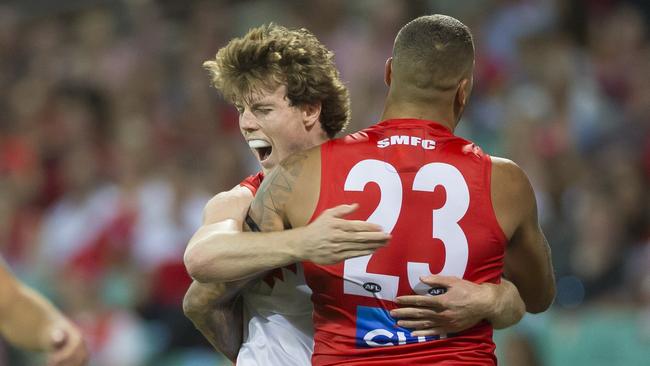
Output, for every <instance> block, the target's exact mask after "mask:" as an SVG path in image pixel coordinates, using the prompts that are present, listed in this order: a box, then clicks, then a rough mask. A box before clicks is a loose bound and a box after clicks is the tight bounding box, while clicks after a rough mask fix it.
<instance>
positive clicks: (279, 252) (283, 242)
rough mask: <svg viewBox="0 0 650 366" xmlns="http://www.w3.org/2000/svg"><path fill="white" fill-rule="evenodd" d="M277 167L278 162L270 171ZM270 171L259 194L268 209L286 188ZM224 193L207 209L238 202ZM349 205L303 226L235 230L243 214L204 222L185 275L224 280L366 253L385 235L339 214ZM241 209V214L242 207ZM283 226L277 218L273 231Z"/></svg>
mask: <svg viewBox="0 0 650 366" xmlns="http://www.w3.org/2000/svg"><path fill="white" fill-rule="evenodd" d="M278 170H281V169H280V167H278V169H276V170H275V171H278ZM275 171H274V173H275ZM274 173H271V174H270V175H269V176H268V177H267V178H266V179H265V180H264V182H265V183H266V182H269V183H268V184H266V185H267V186H271V187H272V192H269V193H262V197H261V198H260V200H267V203H266V205H267V206H268V207H269V208H272V207H274V206H273V205H275V204H280V202H281V200H282V194H284V191H285V190H286V189H291V186H290V185H288V180H290V179H291V177H290V176H288V177H287V176H285V175H284V174H285V172H283V171H281V172H280V174H274ZM278 181H282V184H279V183H278ZM263 186H264V184H263ZM242 189H245V188H242ZM260 189H261V188H260ZM249 194H250V192H249ZM258 195H259V193H258ZM224 198H225V197H224V196H223V195H222V196H221V197H216V198H215V199H213V201H212V205H213V206H218V207H215V208H214V210H213V211H217V212H223V211H225V210H230V207H232V206H236V207H237V208H239V207H240V206H241V205H239V204H233V203H228V202H229V201H230V199H228V200H225V199H224ZM251 198H252V196H251ZM220 202H222V203H220ZM355 209H356V205H342V206H337V207H334V208H332V209H329V210H326V211H325V212H323V214H322V215H321V216H319V217H318V219H316V220H315V221H314V222H313V223H312V224H310V225H309V226H307V227H302V228H297V229H292V230H285V231H277V232H267V233H247V232H241V223H242V222H243V220H244V219H243V217H234V216H233V217H223V220H221V221H218V222H214V223H206V224H205V225H204V226H202V227H201V228H200V229H199V230H198V231H197V233H196V234H195V235H194V237H193V238H192V239H191V241H190V244H189V245H188V248H187V250H186V252H185V265H186V267H187V270H188V273H189V274H190V276H192V278H194V279H195V280H197V281H199V282H202V283H210V282H228V281H235V280H241V279H245V278H249V277H251V276H255V275H257V274H259V273H261V272H265V271H267V270H270V269H274V268H278V267H282V266H285V265H289V264H292V263H296V262H300V261H304V260H309V261H313V262H316V263H323V264H330V263H337V262H340V261H342V260H344V259H346V258H349V257H350V255H357V252H368V253H371V252H372V251H374V250H376V249H377V248H379V247H381V246H383V245H384V244H386V242H387V241H388V239H389V238H390V235H388V234H385V233H383V232H381V228H380V227H379V226H377V225H374V224H371V223H367V222H365V221H354V220H344V219H343V218H342V217H343V216H345V215H347V214H349V213H351V212H353V211H354V210H355ZM253 211H254V209H252V210H251V212H253ZM263 211H264V210H262V211H260V210H259V208H258V209H257V212H258V213H260V214H261V215H262V216H260V217H259V218H258V219H259V220H260V221H259V223H258V224H259V225H260V226H262V229H263V230H268V229H269V221H268V220H269V219H270V215H267V217H266V218H264V217H263V215H264V212H263ZM243 213H244V215H245V213H246V211H243ZM254 219H255V218H254ZM283 228H284V224H283V223H282V222H280V224H279V226H277V230H281V229H283Z"/></svg>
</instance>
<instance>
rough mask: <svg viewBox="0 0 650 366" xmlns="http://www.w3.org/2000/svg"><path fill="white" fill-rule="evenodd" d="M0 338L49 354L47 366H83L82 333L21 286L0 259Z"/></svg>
mask: <svg viewBox="0 0 650 366" xmlns="http://www.w3.org/2000/svg"><path fill="white" fill-rule="evenodd" d="M0 335H1V336H2V337H4V338H5V339H7V341H9V343H11V344H13V345H15V346H17V347H20V348H23V349H26V350H32V351H45V352H49V355H48V364H50V365H54V366H57V365H85V364H86V362H87V361H88V351H87V349H86V346H85V343H84V341H83V338H82V335H81V332H80V331H79V329H77V327H75V326H74V325H73V324H72V323H71V322H70V321H69V320H68V319H67V318H66V317H65V316H64V315H63V314H62V313H61V312H59V311H58V310H57V309H56V308H55V307H54V306H53V305H52V304H51V303H50V302H49V301H48V300H47V299H46V298H44V297H43V296H41V295H40V294H38V293H37V292H36V291H34V290H32V289H31V288H29V287H27V286H25V285H23V284H22V283H20V282H19V281H18V280H17V279H16V278H15V277H14V276H13V274H11V272H9V270H8V269H7V268H6V267H5V265H4V263H3V262H2V260H0Z"/></svg>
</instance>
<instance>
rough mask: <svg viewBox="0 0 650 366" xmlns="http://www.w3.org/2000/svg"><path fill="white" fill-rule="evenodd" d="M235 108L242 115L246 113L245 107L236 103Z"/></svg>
mask: <svg viewBox="0 0 650 366" xmlns="http://www.w3.org/2000/svg"><path fill="white" fill-rule="evenodd" d="M235 108H236V109H237V112H238V113H239V114H240V115H241V114H243V113H244V107H242V106H240V105H236V106H235Z"/></svg>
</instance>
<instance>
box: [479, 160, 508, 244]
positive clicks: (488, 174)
mask: <svg viewBox="0 0 650 366" xmlns="http://www.w3.org/2000/svg"><path fill="white" fill-rule="evenodd" d="M483 157H484V158H485V186H486V187H487V200H488V203H489V210H488V211H489V212H490V216H491V218H492V222H494V225H493V226H494V228H495V229H494V232H495V234H496V236H497V237H499V238H500V239H501V241H502V242H503V243H504V245H508V237H507V236H506V233H504V232H503V228H502V227H501V225H500V224H499V220H497V213H496V212H495V211H494V204H493V203H492V159H491V158H490V155H488V154H485V153H483Z"/></svg>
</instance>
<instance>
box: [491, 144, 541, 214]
mask: <svg viewBox="0 0 650 366" xmlns="http://www.w3.org/2000/svg"><path fill="white" fill-rule="evenodd" d="M490 160H491V162H492V174H491V175H492V183H491V186H492V192H493V195H494V193H501V195H502V196H504V197H505V198H507V199H508V200H510V201H512V202H519V203H521V204H525V203H527V202H528V203H530V202H531V200H534V199H535V194H534V192H533V188H532V186H531V184H530V180H529V179H528V176H527V175H526V172H524V170H523V169H522V168H521V167H520V166H519V165H517V163H515V162H514V161H512V160H510V159H505V158H500V157H496V156H490Z"/></svg>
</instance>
